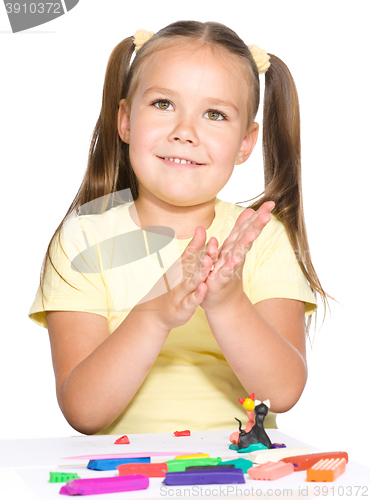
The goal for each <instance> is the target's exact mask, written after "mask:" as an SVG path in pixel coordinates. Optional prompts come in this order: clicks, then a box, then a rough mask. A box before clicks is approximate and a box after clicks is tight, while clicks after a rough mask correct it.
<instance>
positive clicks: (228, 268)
mask: <svg viewBox="0 0 370 500" xmlns="http://www.w3.org/2000/svg"><path fill="white" fill-rule="evenodd" d="M273 207H274V203H273V202H267V203H264V204H263V205H262V206H261V207H260V209H259V210H258V211H257V212H254V211H253V210H251V209H247V210H245V211H244V212H242V214H241V215H240V216H239V218H238V220H237V222H236V224H235V227H234V229H233V231H232V232H231V234H230V236H229V237H228V238H227V239H226V240H225V242H224V244H223V246H222V248H221V249H220V251H218V249H217V241H216V240H215V239H213V240H212V239H211V240H210V242H209V244H208V253H209V255H210V256H212V258H213V259H214V260H215V259H216V256H217V257H218V260H217V261H216V262H215V266H214V269H213V271H212V272H211V273H210V275H209V276H208V278H207V281H206V284H207V285H208V289H209V290H208V292H207V295H206V297H205V299H204V301H203V302H202V304H201V306H202V307H203V309H204V310H205V313H206V316H207V319H208V322H209V325H210V328H211V330H212V332H213V335H214V337H215V339H216V340H217V342H218V344H219V346H220V348H221V350H222V352H223V354H224V356H225V358H226V360H227V361H228V363H229V364H230V366H231V368H232V369H233V371H234V372H235V374H236V375H237V377H238V378H239V380H240V382H241V383H242V385H243V386H244V388H245V389H246V391H247V392H248V393H251V392H255V393H256V395H257V397H258V399H260V400H261V401H263V400H264V399H269V400H270V401H271V410H272V411H275V412H284V411H287V410H288V409H289V408H291V407H292V406H293V405H294V404H295V403H296V402H297V401H298V399H299V397H300V395H301V393H302V391H303V389H304V386H305V383H306V379H307V365H306V353H305V323H304V315H305V305H304V303H303V302H301V301H296V300H289V299H269V300H264V301H261V302H259V303H257V304H256V305H255V306H253V305H252V303H251V301H250V300H249V299H248V297H247V296H246V294H245V293H244V291H243V283H242V272H243V265H244V261H245V256H246V253H247V252H248V251H249V249H250V248H251V246H252V244H253V242H254V241H255V240H256V238H257V237H258V236H259V234H260V233H261V231H262V230H263V228H264V227H265V226H266V224H267V223H268V222H269V220H270V218H271V216H270V213H269V212H270V211H271V210H272V209H273Z"/></svg>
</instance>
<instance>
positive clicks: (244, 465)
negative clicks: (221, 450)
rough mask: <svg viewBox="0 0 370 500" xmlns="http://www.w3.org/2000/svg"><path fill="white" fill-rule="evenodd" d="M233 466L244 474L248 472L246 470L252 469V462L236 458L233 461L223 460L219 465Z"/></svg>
mask: <svg viewBox="0 0 370 500" xmlns="http://www.w3.org/2000/svg"><path fill="white" fill-rule="evenodd" d="M224 464H225V465H226V464H227V465H234V466H235V468H236V469H241V470H242V471H243V472H244V474H246V473H247V472H248V470H249V469H250V468H251V467H253V462H251V461H250V460H246V459H245V458H236V459H234V460H225V461H222V462H221V464H219V465H224Z"/></svg>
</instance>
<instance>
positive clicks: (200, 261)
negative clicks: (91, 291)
mask: <svg viewBox="0 0 370 500" xmlns="http://www.w3.org/2000/svg"><path fill="white" fill-rule="evenodd" d="M205 239H206V233H205V230H204V229H203V228H198V229H197V230H196V233H195V237H194V238H193V240H192V241H191V242H190V243H189V245H188V247H187V248H186V250H185V251H184V253H183V255H182V257H181V260H182V268H183V279H182V281H181V283H179V285H177V286H175V287H174V288H173V289H172V290H170V291H169V292H167V293H165V294H163V295H161V296H159V297H157V298H154V299H152V300H148V301H147V302H145V301H143V303H141V304H139V305H137V306H135V307H134V308H133V309H132V310H131V312H130V313H129V314H128V316H127V317H126V319H125V320H124V321H123V322H122V323H121V325H120V326H119V327H118V328H117V329H116V330H115V331H114V332H113V333H112V334H109V330H108V321H107V319H106V318H104V317H103V316H99V315H97V314H92V313H85V312H71V311H68V312H65V311H49V312H47V313H46V320H47V327H48V330H49V335H50V343H51V352H52V360H53V366H54V372H55V379H56V392H57V398H58V402H59V406H60V408H61V410H62V412H63V414H64V416H65V417H66V419H67V421H68V422H69V423H70V425H71V426H72V427H74V428H75V429H76V430H78V431H79V432H82V433H85V434H94V433H96V432H99V431H101V430H103V429H104V428H106V427H107V426H108V425H109V424H110V423H111V422H112V421H113V420H114V419H115V418H117V416H118V415H119V414H120V413H121V412H122V411H123V410H124V409H125V408H126V406H127V405H128V403H129V402H130V401H131V399H132V397H133V396H134V395H135V393H136V391H137V390H138V389H139V387H140V385H141V384H142V383H143V381H144V379H145V377H146V376H147V374H148V372H149V370H150V368H151V367H152V365H153V363H154V362H155V360H156V359H157V356H158V354H159V352H160V350H161V349H162V346H163V344H164V343H165V341H166V339H167V336H168V334H169V332H170V330H171V329H172V328H174V327H176V326H180V325H182V324H184V323H186V322H187V321H188V320H189V319H190V318H191V316H192V315H193V314H194V312H195V309H196V307H197V306H198V305H199V304H200V303H201V302H202V300H203V299H204V297H205V294H206V292H207V286H206V285H205V283H204V281H205V280H206V278H207V276H208V274H209V271H210V269H211V266H212V260H211V259H210V257H209V256H207V255H204V254H205V249H204V243H205ZM199 255H203V257H202V258H199Z"/></svg>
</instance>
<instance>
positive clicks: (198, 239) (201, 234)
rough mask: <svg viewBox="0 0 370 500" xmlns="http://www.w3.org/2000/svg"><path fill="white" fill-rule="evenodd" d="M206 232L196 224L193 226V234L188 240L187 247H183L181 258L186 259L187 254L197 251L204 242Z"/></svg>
mask: <svg viewBox="0 0 370 500" xmlns="http://www.w3.org/2000/svg"><path fill="white" fill-rule="evenodd" d="M206 237H207V233H206V230H205V229H204V227H202V226H198V227H196V228H195V232H194V236H193V238H192V239H191V240H190V241H189V243H188V245H187V247H186V248H185V250H184V252H183V254H182V258H183V259H186V258H187V257H188V256H189V255H192V254H194V253H195V252H197V251H199V250H200V249H201V248H202V247H203V246H204V245H205V243H206Z"/></svg>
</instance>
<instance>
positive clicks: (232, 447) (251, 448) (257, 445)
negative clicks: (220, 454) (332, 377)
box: [229, 443, 268, 453]
mask: <svg viewBox="0 0 370 500" xmlns="http://www.w3.org/2000/svg"><path fill="white" fill-rule="evenodd" d="M229 450H235V451H237V452H238V453H252V451H258V450H268V448H267V446H265V445H264V444H262V443H255V444H251V445H250V446H248V448H238V445H237V444H231V445H230V446H229Z"/></svg>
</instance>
